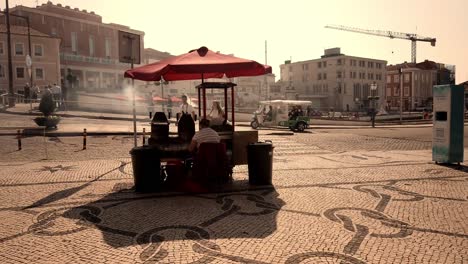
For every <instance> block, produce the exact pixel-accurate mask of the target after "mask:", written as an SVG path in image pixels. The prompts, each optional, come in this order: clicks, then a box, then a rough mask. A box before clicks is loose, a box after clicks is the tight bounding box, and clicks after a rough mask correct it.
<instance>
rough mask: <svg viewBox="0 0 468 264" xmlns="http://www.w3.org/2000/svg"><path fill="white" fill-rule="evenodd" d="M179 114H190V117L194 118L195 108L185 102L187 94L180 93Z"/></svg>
mask: <svg viewBox="0 0 468 264" xmlns="http://www.w3.org/2000/svg"><path fill="white" fill-rule="evenodd" d="M178 113H179V114H180V115H191V116H192V119H193V120H195V110H194V109H193V107H192V106H191V105H189V104H188V102H187V95H185V94H184V95H182V104H181V105H180V107H179V112H178Z"/></svg>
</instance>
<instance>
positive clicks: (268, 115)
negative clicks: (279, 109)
mask: <svg viewBox="0 0 468 264" xmlns="http://www.w3.org/2000/svg"><path fill="white" fill-rule="evenodd" d="M272 120H273V107H271V105H270V106H268V112H266V113H265V121H272Z"/></svg>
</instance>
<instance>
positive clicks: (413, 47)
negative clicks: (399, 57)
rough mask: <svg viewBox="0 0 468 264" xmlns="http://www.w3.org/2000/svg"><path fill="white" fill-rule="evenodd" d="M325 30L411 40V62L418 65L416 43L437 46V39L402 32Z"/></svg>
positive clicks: (329, 26) (347, 28) (349, 28)
mask: <svg viewBox="0 0 468 264" xmlns="http://www.w3.org/2000/svg"><path fill="white" fill-rule="evenodd" d="M325 28H331V29H337V30H343V31H350V32H355V33H361V34H367V35H373V36H379V37H387V38H391V39H395V38H396V39H407V40H411V62H413V63H416V42H417V41H422V42H430V43H431V46H433V47H434V46H435V45H436V39H435V38H428V37H422V36H419V35H417V34H414V33H401V32H393V31H384V30H368V29H360V28H355V27H347V26H340V25H326V26H325Z"/></svg>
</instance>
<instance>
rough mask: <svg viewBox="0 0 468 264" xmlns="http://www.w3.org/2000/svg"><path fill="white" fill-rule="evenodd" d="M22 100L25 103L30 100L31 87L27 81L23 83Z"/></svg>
mask: <svg viewBox="0 0 468 264" xmlns="http://www.w3.org/2000/svg"><path fill="white" fill-rule="evenodd" d="M24 100H25V102H26V103H29V101H30V100H31V87H29V83H26V84H25V85H24Z"/></svg>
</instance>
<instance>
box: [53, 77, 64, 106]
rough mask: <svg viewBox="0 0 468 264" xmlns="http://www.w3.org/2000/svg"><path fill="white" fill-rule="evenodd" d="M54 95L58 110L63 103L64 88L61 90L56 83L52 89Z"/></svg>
mask: <svg viewBox="0 0 468 264" xmlns="http://www.w3.org/2000/svg"><path fill="white" fill-rule="evenodd" d="M52 95H53V97H54V101H55V104H56V105H57V108H58V107H60V105H61V102H62V88H60V86H58V85H57V84H56V83H54V86H53V87H52Z"/></svg>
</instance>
